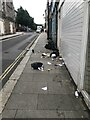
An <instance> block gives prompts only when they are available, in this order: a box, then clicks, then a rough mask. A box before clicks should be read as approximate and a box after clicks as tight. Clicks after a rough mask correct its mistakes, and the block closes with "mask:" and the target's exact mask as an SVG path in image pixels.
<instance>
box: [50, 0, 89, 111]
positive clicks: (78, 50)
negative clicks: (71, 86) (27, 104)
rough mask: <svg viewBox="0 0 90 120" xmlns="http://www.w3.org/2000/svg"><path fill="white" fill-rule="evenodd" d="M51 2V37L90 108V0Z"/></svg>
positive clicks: (59, 0)
mask: <svg viewBox="0 0 90 120" xmlns="http://www.w3.org/2000/svg"><path fill="white" fill-rule="evenodd" d="M53 2H55V3H53V4H56V3H57V2H58V5H57V7H55V6H52V9H53V11H52V40H53V41H55V42H56V44H57V48H58V49H59V52H60V55H61V56H62V57H63V60H64V62H65V65H66V67H67V68H68V70H69V72H70V74H71V76H72V78H73V81H74V83H75V84H76V86H77V89H78V90H79V91H80V92H81V93H82V95H83V96H84V100H85V102H86V104H87V106H88V108H89V109H90V33H89V32H90V30H89V29H90V0H72V1H71V0H58V1H57V0H56V1H55V0H54V1H53ZM55 9H56V11H57V12H55ZM55 18H57V19H55Z"/></svg>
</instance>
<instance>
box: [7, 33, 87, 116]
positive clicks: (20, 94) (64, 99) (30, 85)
mask: <svg viewBox="0 0 90 120" xmlns="http://www.w3.org/2000/svg"><path fill="white" fill-rule="evenodd" d="M45 36H46V34H41V35H40V36H39V38H38V40H36V43H37V44H36V46H35V44H34V45H33V46H32V49H34V51H35V53H34V54H31V56H30V59H29V60H28V63H27V64H26V61H24V64H25V65H24V66H25V69H24V71H23V72H22V74H21V76H20V78H19V79H18V83H17V84H16V87H15V88H14V90H13V93H12V95H11V97H10V99H9V101H8V102H7V104H6V107H5V110H17V112H16V116H15V117H16V118H86V117H87V118H89V116H88V112H87V108H86V106H85V105H84V104H83V101H82V99H81V98H80V97H79V98H75V96H74V91H75V86H74V84H73V82H72V80H71V77H70V75H69V74H68V71H67V69H66V68H65V65H63V67H59V66H55V64H58V63H61V62H60V61H59V60H54V61H52V60H51V58H41V55H42V53H43V52H44V53H45V52H46V53H47V52H51V51H49V50H47V49H45V48H44V45H45V44H46V42H47V41H46V40H45V39H46V38H45ZM34 46H35V48H34ZM29 52H30V53H31V51H29ZM28 56H29V53H28ZM27 58H28V57H27ZM38 60H39V61H41V62H43V63H44V71H39V70H33V69H32V68H31V63H32V62H36V61H38ZM47 62H51V63H53V64H52V65H51V66H50V65H48V64H47ZM22 66H23V62H22ZM20 69H21V68H20ZM48 69H51V70H48ZM18 70H19V69H18ZM46 86H47V90H46V91H43V90H42V88H44V87H46ZM7 113H8V112H7ZM12 114H13V113H12Z"/></svg>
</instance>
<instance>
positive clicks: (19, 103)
mask: <svg viewBox="0 0 90 120" xmlns="http://www.w3.org/2000/svg"><path fill="white" fill-rule="evenodd" d="M37 97H38V96H37V95H35V94H12V96H11V97H10V99H9V101H8V102H7V105H6V109H12V110H17V109H30V110H34V109H36V108H37Z"/></svg>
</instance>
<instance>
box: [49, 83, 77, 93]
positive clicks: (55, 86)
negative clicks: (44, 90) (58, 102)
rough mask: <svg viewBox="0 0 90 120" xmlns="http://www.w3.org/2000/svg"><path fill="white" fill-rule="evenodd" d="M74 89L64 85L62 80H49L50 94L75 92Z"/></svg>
mask: <svg viewBox="0 0 90 120" xmlns="http://www.w3.org/2000/svg"><path fill="white" fill-rule="evenodd" d="M74 91H75V90H74V89H72V88H71V87H69V86H67V85H66V86H65V85H63V83H62V82H57V83H56V82H48V92H49V94H74Z"/></svg>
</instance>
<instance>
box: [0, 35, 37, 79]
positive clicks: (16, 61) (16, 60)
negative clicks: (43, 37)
mask: <svg viewBox="0 0 90 120" xmlns="http://www.w3.org/2000/svg"><path fill="white" fill-rule="evenodd" d="M36 38H37V36H36V37H35V38H34V40H33V41H32V42H31V43H30V44H29V45H28V46H27V47H26V48H25V50H23V51H22V52H21V53H20V54H19V56H18V57H17V58H16V59H15V61H14V62H13V63H12V64H10V66H9V67H8V68H7V69H6V70H5V71H4V72H3V73H2V75H1V76H0V81H1V80H3V79H4V78H5V77H6V76H7V75H8V74H9V72H10V71H11V70H12V68H13V67H14V66H15V65H16V64H17V63H18V62H19V60H20V59H21V58H22V57H24V55H25V54H26V53H27V49H28V48H30V47H31V46H32V44H33V43H34V42H35V40H36Z"/></svg>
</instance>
